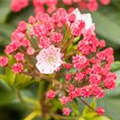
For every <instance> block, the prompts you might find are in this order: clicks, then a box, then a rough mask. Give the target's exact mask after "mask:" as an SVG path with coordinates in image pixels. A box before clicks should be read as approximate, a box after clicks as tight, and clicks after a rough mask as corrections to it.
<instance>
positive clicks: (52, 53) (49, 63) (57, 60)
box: [36, 45, 63, 74]
mask: <svg viewBox="0 0 120 120" xmlns="http://www.w3.org/2000/svg"><path fill="white" fill-rule="evenodd" d="M60 50H61V49H60V48H56V47H54V46H53V45H51V46H50V47H49V48H47V49H42V50H41V51H40V53H39V54H38V55H37V57H36V59H37V63H36V67H37V69H38V70H39V71H40V72H41V73H43V74H52V73H53V72H54V71H57V69H58V68H59V67H60V65H61V64H62V63H63V61H62V59H61V58H62V54H61V53H60Z"/></svg>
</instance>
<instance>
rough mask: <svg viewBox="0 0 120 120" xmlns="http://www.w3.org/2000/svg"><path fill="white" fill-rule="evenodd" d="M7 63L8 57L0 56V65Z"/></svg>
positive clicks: (3, 65)
mask: <svg viewBox="0 0 120 120" xmlns="http://www.w3.org/2000/svg"><path fill="white" fill-rule="evenodd" d="M7 65H8V58H7V57H4V56H0V66H2V67H5V66H7Z"/></svg>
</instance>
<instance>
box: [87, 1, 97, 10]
mask: <svg viewBox="0 0 120 120" xmlns="http://www.w3.org/2000/svg"><path fill="white" fill-rule="evenodd" d="M87 7H88V9H89V10H90V11H91V12H95V11H96V10H97V9H98V3H97V1H96V0H90V1H89V3H88V4H87Z"/></svg>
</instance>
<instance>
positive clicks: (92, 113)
mask: <svg viewBox="0 0 120 120" xmlns="http://www.w3.org/2000/svg"><path fill="white" fill-rule="evenodd" d="M90 106H91V107H92V108H93V109H96V99H93V101H92V103H91V104H90ZM82 115H83V116H84V117H85V118H92V117H94V116H96V115H97V114H96V112H95V111H93V110H92V109H91V108H89V107H88V106H86V107H85V109H84V110H83V113H82Z"/></svg>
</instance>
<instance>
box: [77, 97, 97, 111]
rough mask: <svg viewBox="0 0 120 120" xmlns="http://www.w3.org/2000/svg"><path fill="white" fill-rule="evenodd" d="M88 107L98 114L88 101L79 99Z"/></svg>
mask: <svg viewBox="0 0 120 120" xmlns="http://www.w3.org/2000/svg"><path fill="white" fill-rule="evenodd" d="M79 99H80V100H81V101H82V102H83V103H84V104H85V105H86V106H88V107H89V108H90V109H91V110H93V111H94V112H97V111H96V110H95V109H94V108H93V107H91V106H90V105H89V104H88V103H87V102H86V101H84V100H83V99H82V98H79Z"/></svg>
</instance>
